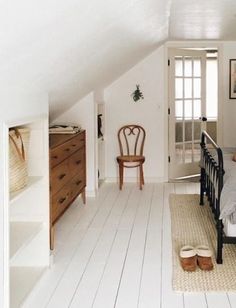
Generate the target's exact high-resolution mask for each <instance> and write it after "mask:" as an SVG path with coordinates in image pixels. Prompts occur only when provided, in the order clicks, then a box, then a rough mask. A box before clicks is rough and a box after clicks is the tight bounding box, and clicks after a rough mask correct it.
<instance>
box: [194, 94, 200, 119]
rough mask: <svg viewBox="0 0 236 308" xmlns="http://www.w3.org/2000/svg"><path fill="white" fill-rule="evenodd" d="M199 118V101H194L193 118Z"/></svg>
mask: <svg viewBox="0 0 236 308" xmlns="http://www.w3.org/2000/svg"><path fill="white" fill-rule="evenodd" d="M200 117H201V100H200V99H195V100H194V101H193V118H194V119H199V118H200Z"/></svg>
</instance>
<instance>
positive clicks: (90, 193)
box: [86, 190, 96, 198]
mask: <svg viewBox="0 0 236 308" xmlns="http://www.w3.org/2000/svg"><path fill="white" fill-rule="evenodd" d="M86 197H89V198H94V197H96V191H95V190H86Z"/></svg>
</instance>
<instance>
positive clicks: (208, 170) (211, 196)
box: [200, 131, 236, 264]
mask: <svg viewBox="0 0 236 308" xmlns="http://www.w3.org/2000/svg"><path fill="white" fill-rule="evenodd" d="M200 145H201V162H200V164H201V176H200V205H204V194H205V195H206V196H207V199H208V202H209V205H210V207H211V210H212V212H213V215H214V218H215V222H216V231H217V251H216V262H217V263H218V264H222V263H223V258H222V250H223V244H236V237H232V236H226V235H225V233H224V225H223V222H222V219H220V196H221V191H222V188H223V184H224V173H225V171H224V161H223V154H222V150H221V148H220V147H219V146H218V145H217V144H216V143H215V141H214V140H213V139H212V138H211V137H210V136H209V134H208V133H207V132H205V131H203V132H202V135H201V143H200ZM212 148H213V149H214V154H213V153H212ZM215 154H216V155H215Z"/></svg>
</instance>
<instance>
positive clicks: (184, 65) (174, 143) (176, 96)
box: [169, 49, 207, 179]
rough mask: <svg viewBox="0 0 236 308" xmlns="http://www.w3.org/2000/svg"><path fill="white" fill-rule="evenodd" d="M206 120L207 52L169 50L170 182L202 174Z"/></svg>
mask: <svg viewBox="0 0 236 308" xmlns="http://www.w3.org/2000/svg"><path fill="white" fill-rule="evenodd" d="M206 120H207V119H206V52H205V51H202V50H184V49H171V50H169V179H176V178H179V177H184V176H190V175H194V174H197V173H199V160H200V136H201V131H202V130H203V129H205V128H206V122H205V121H206Z"/></svg>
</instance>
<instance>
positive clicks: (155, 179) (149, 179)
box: [105, 177, 164, 183]
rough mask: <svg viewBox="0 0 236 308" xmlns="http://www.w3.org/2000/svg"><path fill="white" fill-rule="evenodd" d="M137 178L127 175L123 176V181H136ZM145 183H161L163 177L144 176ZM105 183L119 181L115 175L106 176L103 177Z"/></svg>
mask: <svg viewBox="0 0 236 308" xmlns="http://www.w3.org/2000/svg"><path fill="white" fill-rule="evenodd" d="M138 181H139V180H138V179H137V178H136V177H134V178H133V177H127V178H124V183H125V182H126V183H138ZM144 181H145V183H163V182H164V178H163V177H145V178H144ZM105 182H106V183H119V178H117V177H108V178H106V179H105Z"/></svg>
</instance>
